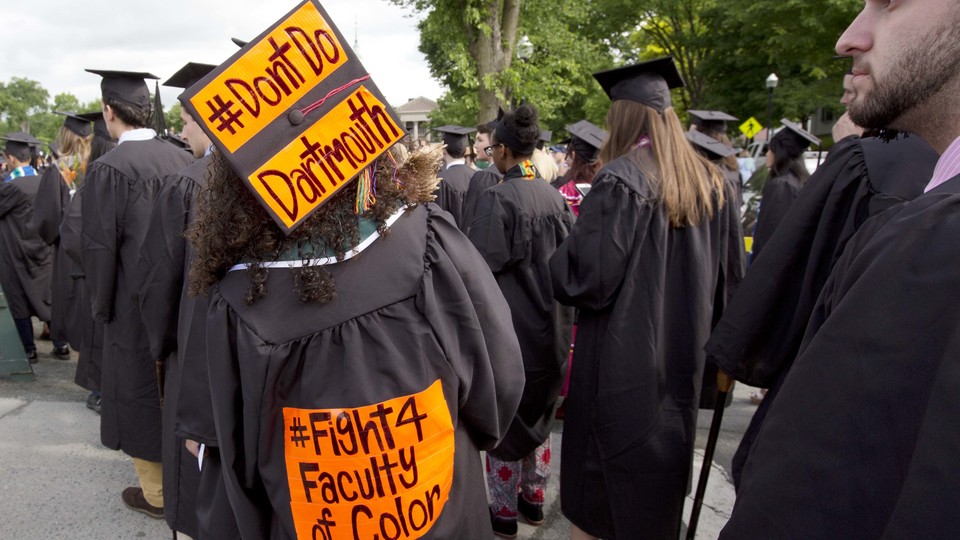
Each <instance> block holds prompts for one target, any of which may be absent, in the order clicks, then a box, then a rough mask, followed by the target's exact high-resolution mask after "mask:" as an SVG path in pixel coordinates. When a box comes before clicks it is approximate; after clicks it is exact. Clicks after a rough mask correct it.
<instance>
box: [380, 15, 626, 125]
mask: <svg viewBox="0 0 960 540" xmlns="http://www.w3.org/2000/svg"><path fill="white" fill-rule="evenodd" d="M393 1H395V2H396V3H399V4H401V5H404V6H408V7H412V8H414V9H415V10H419V11H421V12H424V13H426V17H424V19H423V20H422V21H421V22H420V24H419V28H420V51H421V52H423V53H424V55H425V56H426V57H427V61H428V64H429V65H430V69H431V73H432V74H433V75H434V77H436V78H437V79H438V80H440V81H441V82H442V83H443V84H444V85H445V86H446V87H447V88H448V91H447V92H446V93H445V94H444V95H443V96H442V97H441V98H440V99H439V100H438V105H439V107H438V109H437V110H436V111H434V113H433V114H432V115H431V122H432V123H433V124H434V125H442V124H448V123H451V124H461V125H467V126H470V125H475V124H477V123H478V122H483V121H488V120H492V119H493V118H495V117H496V112H497V108H498V107H500V106H503V107H504V108H510V107H512V106H514V105H517V104H519V103H520V102H522V101H527V102H530V103H533V104H536V105H537V107H538V108H539V110H540V115H541V118H542V123H543V124H544V125H545V126H546V127H547V128H548V129H551V130H553V131H558V130H560V129H562V127H563V125H565V124H566V123H570V122H573V121H576V120H579V119H581V118H585V117H586V118H589V119H591V120H592V121H594V122H602V118H603V114H604V113H605V111H606V106H607V105H608V103H607V102H606V98H605V96H604V95H603V92H602V91H601V89H600V87H599V86H598V85H597V84H596V83H595V82H594V81H593V79H592V77H591V76H590V73H591V72H592V71H595V70H597V69H600V68H603V67H609V66H611V65H612V64H613V59H612V57H611V55H610V53H609V47H608V46H607V44H606V43H604V42H603V41H602V40H597V39H593V38H590V39H585V38H584V36H585V35H586V34H585V31H586V29H589V28H590V25H591V23H590V21H589V19H590V18H591V16H592V11H591V9H592V8H591V6H590V4H589V3H584V2H578V1H574V0H552V1H548V0H523V3H522V4H521V5H520V12H519V20H518V22H517V29H516V32H515V37H516V36H526V37H527V39H529V40H530V42H531V44H532V45H533V53H532V54H531V55H530V57H529V58H528V59H526V60H520V59H517V58H516V57H515V56H516V53H515V50H514V51H511V53H510V55H511V57H510V58H509V59H506V58H504V59H503V61H504V67H502V68H501V69H500V70H499V71H496V72H492V73H487V74H486V75H484V76H481V75H480V70H479V67H478V63H477V61H476V58H475V55H474V50H475V48H471V41H470V34H471V32H470V31H466V30H465V29H464V28H465V27H464V25H465V24H468V19H465V18H464V17H466V15H464V14H463V13H462V12H461V11H458V10H457V9H450V6H449V5H448V3H447V2H445V1H442V0H439V1H427V0H424V1H421V2H418V3H417V2H407V1H400V0H393ZM478 24H480V23H478ZM483 30H484V27H483V25H482V24H481V25H480V26H478V27H477V28H476V29H474V30H472V32H474V33H476V32H480V33H482V32H483ZM508 60H509V61H508ZM490 87H492V88H493V89H494V90H493V93H492V95H494V97H495V99H494V101H493V102H492V103H490V102H489V101H487V102H485V101H484V100H485V99H487V98H489V96H490V95H491V94H490V93H489V92H487V93H485V90H484V88H490ZM484 96H487V97H484Z"/></svg>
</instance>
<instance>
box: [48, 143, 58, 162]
mask: <svg viewBox="0 0 960 540" xmlns="http://www.w3.org/2000/svg"><path fill="white" fill-rule="evenodd" d="M47 147H48V148H49V149H50V153H51V154H52V155H53V157H54V159H57V158H59V157H60V145H59V144H57V141H53V142H52V143H50V144H48V145H47Z"/></svg>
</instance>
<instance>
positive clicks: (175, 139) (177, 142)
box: [163, 131, 190, 151]
mask: <svg viewBox="0 0 960 540" xmlns="http://www.w3.org/2000/svg"><path fill="white" fill-rule="evenodd" d="M163 140H165V141H167V142H168V143H170V144H172V145H174V146H176V147H177V148H180V149H182V150H187V151H190V144H189V143H188V142H187V141H185V140H184V139H183V138H182V137H180V136H179V135H177V134H176V133H174V132H172V131H171V132H170V133H167V134H166V136H164V137H163Z"/></svg>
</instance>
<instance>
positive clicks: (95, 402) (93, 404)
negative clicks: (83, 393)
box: [87, 392, 100, 411]
mask: <svg viewBox="0 0 960 540" xmlns="http://www.w3.org/2000/svg"><path fill="white" fill-rule="evenodd" d="M99 405H100V398H99V397H97V395H96V394H94V393H93V392H90V395H89V396H87V408H88V409H90V410H91V411H95V410H97V407H98V406H99Z"/></svg>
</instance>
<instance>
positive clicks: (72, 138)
mask: <svg viewBox="0 0 960 540" xmlns="http://www.w3.org/2000/svg"><path fill="white" fill-rule="evenodd" d="M91 140H93V135H87V136H86V137H81V136H80V135H77V134H76V133H74V132H72V131H70V130H69V129H67V128H65V127H61V128H60V132H59V133H57V139H56V144H57V146H58V147H59V151H58V153H59V154H60V157H59V158H57V167H58V168H59V169H60V174H61V175H62V176H63V179H64V181H66V182H67V185H68V186H70V188H71V189H76V188H77V187H80V184H82V183H83V176H84V174H85V173H86V170H87V158H88V157H89V155H90V142H91Z"/></svg>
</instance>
